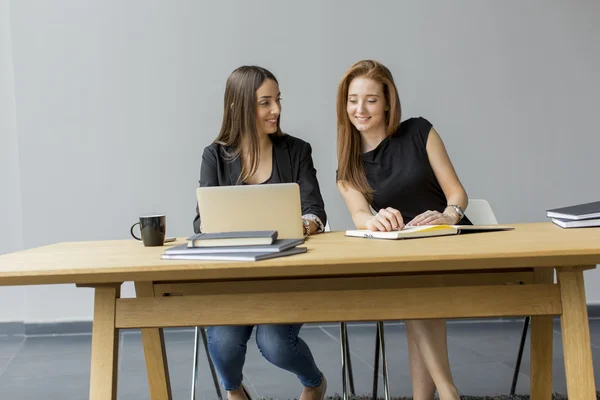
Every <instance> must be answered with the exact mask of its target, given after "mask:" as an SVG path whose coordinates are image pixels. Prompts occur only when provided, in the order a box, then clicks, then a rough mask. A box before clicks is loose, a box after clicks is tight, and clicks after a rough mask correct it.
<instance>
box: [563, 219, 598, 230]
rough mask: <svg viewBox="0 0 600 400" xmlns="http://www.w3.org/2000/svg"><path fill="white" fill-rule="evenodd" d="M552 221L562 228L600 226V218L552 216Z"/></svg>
mask: <svg viewBox="0 0 600 400" xmlns="http://www.w3.org/2000/svg"><path fill="white" fill-rule="evenodd" d="M552 222H553V223H554V224H556V225H558V226H560V227H561V228H591V227H594V226H600V218H595V219H582V220H573V219H561V218H552Z"/></svg>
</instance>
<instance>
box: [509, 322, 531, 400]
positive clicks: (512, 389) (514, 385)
mask: <svg viewBox="0 0 600 400" xmlns="http://www.w3.org/2000/svg"><path fill="white" fill-rule="evenodd" d="M530 319H531V318H530V317H525V322H524V323H523V333H522V334H521V343H519V353H518V354H517V364H516V365H515V372H514V374H513V379H512V385H511V386H510V395H511V396H514V395H515V390H516V388H517V380H518V379H519V370H520V369H521V359H522V358H523V348H524V347H525V339H527V328H529V321H530Z"/></svg>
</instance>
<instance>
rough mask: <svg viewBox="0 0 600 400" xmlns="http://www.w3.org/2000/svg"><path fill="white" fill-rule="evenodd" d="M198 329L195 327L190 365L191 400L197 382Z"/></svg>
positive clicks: (193, 397)
mask: <svg viewBox="0 0 600 400" xmlns="http://www.w3.org/2000/svg"><path fill="white" fill-rule="evenodd" d="M199 336H200V329H199V328H198V327H196V329H194V361H193V365H192V394H191V396H190V399H191V400H196V382H197V380H198V350H199V348H200V346H198V341H199V340H200V337H199Z"/></svg>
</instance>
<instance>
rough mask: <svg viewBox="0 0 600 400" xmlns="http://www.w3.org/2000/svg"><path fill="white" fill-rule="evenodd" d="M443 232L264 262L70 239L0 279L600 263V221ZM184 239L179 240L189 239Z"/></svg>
mask: <svg viewBox="0 0 600 400" xmlns="http://www.w3.org/2000/svg"><path fill="white" fill-rule="evenodd" d="M513 226H514V227H515V230H513V231H506V232H487V233H477V234H466V235H454V236H445V237H434V238H422V239H409V240H374V239H362V238H350V237H345V236H344V233H343V232H329V233H323V234H319V235H315V236H312V237H310V238H309V239H308V240H307V241H306V243H305V246H306V247H308V252H307V253H306V254H300V255H295V256H292V257H282V258H275V259H271V260H265V261H259V262H230V261H217V262H215V261H174V260H161V259H160V254H161V253H162V252H163V251H164V250H165V248H166V247H143V246H142V245H141V244H140V243H138V242H137V241H134V240H109V241H96V242H67V243H58V244H53V245H48V246H42V247H38V248H34V249H29V250H24V251H20V252H15V253H9V254H5V255H1V256H0V285H35V284H49V283H81V284H85V283H109V282H123V281H140V280H143V281H174V280H192V279H207V280H219V279H228V280H230V279H251V278H269V277H302V276H336V275H365V274H368V275H374V274H392V273H395V274H397V273H403V272H427V271H453V270H475V269H476V270H482V269H499V268H502V269H504V268H507V269H510V268H521V267H560V266H573V265H587V266H591V265H595V264H599V263H600V228H583V229H562V228H560V227H558V226H555V225H553V224H552V223H549V222H548V223H533V224H515V225H513ZM183 241H184V239H183V238H181V239H178V240H177V242H175V243H174V244H173V245H176V244H180V243H183Z"/></svg>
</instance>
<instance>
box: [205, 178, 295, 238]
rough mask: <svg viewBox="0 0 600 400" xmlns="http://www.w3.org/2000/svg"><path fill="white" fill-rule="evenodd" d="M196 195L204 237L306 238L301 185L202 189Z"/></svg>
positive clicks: (285, 184)
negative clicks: (271, 234) (264, 234)
mask: <svg viewBox="0 0 600 400" xmlns="http://www.w3.org/2000/svg"><path fill="white" fill-rule="evenodd" d="M196 195H197V197H198V209H199V210H200V224H201V225H200V229H201V231H202V232H204V233H214V232H232V231H264V230H276V231H277V233H278V235H277V238H278V239H299V238H303V237H304V229H303V227H302V206H301V204H300V187H299V186H298V184H297V183H275V184H264V185H238V186H211V187H201V188H198V189H197V190H196Z"/></svg>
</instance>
